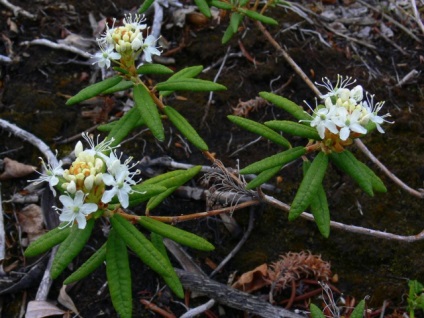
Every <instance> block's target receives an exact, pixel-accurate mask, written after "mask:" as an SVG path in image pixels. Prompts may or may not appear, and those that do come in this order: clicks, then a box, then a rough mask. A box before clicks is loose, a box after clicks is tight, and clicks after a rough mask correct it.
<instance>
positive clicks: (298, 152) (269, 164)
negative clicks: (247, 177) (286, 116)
mask: <svg viewBox="0 0 424 318" xmlns="http://www.w3.org/2000/svg"><path fill="white" fill-rule="evenodd" d="M305 153H306V149H305V147H301V146H300V147H295V148H291V149H289V150H286V151H283V152H280V153H277V154H276V155H273V156H270V157H268V158H265V159H262V160H260V161H257V162H255V163H252V164H251V165H248V166H247V167H245V168H243V169H241V170H240V173H241V174H249V173H260V172H262V171H264V170H267V169H270V168H274V167H276V166H283V165H285V164H286V163H289V162H291V161H293V160H295V159H297V158H299V157H300V156H303V155H304V154H305Z"/></svg>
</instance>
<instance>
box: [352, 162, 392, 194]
mask: <svg viewBox="0 0 424 318" xmlns="http://www.w3.org/2000/svg"><path fill="white" fill-rule="evenodd" d="M358 164H359V166H361V167H362V169H363V170H364V172H365V173H366V174H368V176H369V177H370V179H371V184H372V189H373V190H374V191H377V192H382V193H386V192H387V188H386V186H385V185H384V183H383V181H382V180H381V179H380V178H379V177H378V176H377V175H376V174H375V172H374V171H372V170H371V169H370V168H369V167H368V166H367V165H366V164H365V163H363V162H361V161H359V160H358Z"/></svg>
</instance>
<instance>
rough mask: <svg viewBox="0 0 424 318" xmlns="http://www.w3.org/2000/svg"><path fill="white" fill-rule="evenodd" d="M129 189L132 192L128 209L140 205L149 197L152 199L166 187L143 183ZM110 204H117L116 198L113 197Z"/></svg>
mask: <svg viewBox="0 0 424 318" xmlns="http://www.w3.org/2000/svg"><path fill="white" fill-rule="evenodd" d="M131 188H132V189H133V191H134V192H133V193H131V194H130V195H129V207H134V206H137V205H139V204H140V203H142V202H145V201H147V200H149V199H150V198H151V197H154V196H156V195H158V194H160V193H163V192H164V191H166V190H167V188H166V187H164V186H161V185H156V184H152V185H146V184H143V183H141V184H137V185H135V186H133V187H131ZM111 203H112V204H118V203H119V200H118V198H116V197H114V198H113V199H112V202H111Z"/></svg>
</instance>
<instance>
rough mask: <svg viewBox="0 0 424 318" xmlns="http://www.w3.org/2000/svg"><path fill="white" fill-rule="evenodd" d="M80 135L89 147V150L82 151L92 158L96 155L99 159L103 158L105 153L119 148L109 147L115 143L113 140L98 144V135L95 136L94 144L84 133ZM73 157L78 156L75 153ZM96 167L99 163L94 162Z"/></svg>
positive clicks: (91, 138) (90, 137)
mask: <svg viewBox="0 0 424 318" xmlns="http://www.w3.org/2000/svg"><path fill="white" fill-rule="evenodd" d="M81 135H82V137H83V138H84V139H85V141H87V143H88V145H89V146H90V149H85V150H84V151H85V152H86V153H88V154H90V155H91V156H93V157H94V156H96V155H97V156H100V157H102V158H103V157H104V153H105V152H109V151H112V150H113V149H114V148H118V147H120V146H119V145H118V146H115V147H111V144H112V143H113V142H114V141H115V139H114V138H111V139H103V140H102V141H100V142H99V138H100V135H97V140H96V142H94V139H93V137H92V136H91V135H89V134H87V133H85V132H83V133H82V134H81ZM78 143H79V142H78ZM78 143H77V145H78ZM75 152H76V150H75ZM75 155H76V156H78V155H77V154H76V153H75ZM98 165H99V163H98V162H96V166H98Z"/></svg>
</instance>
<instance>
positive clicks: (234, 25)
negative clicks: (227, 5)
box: [230, 12, 243, 34]
mask: <svg viewBox="0 0 424 318" xmlns="http://www.w3.org/2000/svg"><path fill="white" fill-rule="evenodd" d="M241 21H243V15H242V14H240V13H238V12H233V14H232V15H231V17H230V27H231V31H232V32H233V34H235V33H237V31H238V27H239V25H240V23H241Z"/></svg>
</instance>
